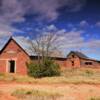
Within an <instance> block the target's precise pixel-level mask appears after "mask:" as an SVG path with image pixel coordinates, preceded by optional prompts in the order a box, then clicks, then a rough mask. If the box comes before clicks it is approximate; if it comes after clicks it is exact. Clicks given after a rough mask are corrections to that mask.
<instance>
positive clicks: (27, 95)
mask: <svg viewBox="0 0 100 100" xmlns="http://www.w3.org/2000/svg"><path fill="white" fill-rule="evenodd" d="M12 96H15V97H17V98H18V99H21V100H57V99H58V98H60V97H61V96H62V95H61V94H59V93H57V92H52V91H40V90H35V89H34V90H29V89H28V90H27V89H17V90H15V91H14V92H13V93H12ZM59 100H60V99H59Z"/></svg>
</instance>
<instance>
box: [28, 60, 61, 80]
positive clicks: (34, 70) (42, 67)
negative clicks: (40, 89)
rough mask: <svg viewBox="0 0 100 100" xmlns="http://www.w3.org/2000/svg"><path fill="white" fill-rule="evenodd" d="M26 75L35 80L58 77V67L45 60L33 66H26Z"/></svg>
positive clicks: (30, 64)
mask: <svg viewBox="0 0 100 100" xmlns="http://www.w3.org/2000/svg"><path fill="white" fill-rule="evenodd" d="M27 67H28V74H29V75H30V76H33V77H35V78H40V77H47V76H48V77H52V76H59V75H60V67H59V65H58V64H56V63H54V61H53V60H51V59H46V60H45V61H44V63H41V64H34V63H33V62H31V63H29V64H27Z"/></svg>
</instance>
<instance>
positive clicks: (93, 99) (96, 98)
mask: <svg viewBox="0 0 100 100" xmlns="http://www.w3.org/2000/svg"><path fill="white" fill-rule="evenodd" d="M89 100H100V97H91V98H90V99H89Z"/></svg>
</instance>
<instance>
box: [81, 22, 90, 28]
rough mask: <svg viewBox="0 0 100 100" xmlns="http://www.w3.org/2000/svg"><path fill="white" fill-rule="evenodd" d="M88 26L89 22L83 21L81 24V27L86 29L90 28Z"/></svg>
mask: <svg viewBox="0 0 100 100" xmlns="http://www.w3.org/2000/svg"><path fill="white" fill-rule="evenodd" d="M88 26H89V23H88V22H87V21H85V20H83V21H81V22H80V27H82V28H85V27H88Z"/></svg>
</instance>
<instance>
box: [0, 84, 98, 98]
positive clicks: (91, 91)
mask: <svg viewBox="0 0 100 100" xmlns="http://www.w3.org/2000/svg"><path fill="white" fill-rule="evenodd" d="M20 88H25V89H39V90H50V91H51V90H52V91H58V92H59V93H62V94H63V95H64V97H63V98H62V100H90V99H89V98H91V97H100V85H89V84H76V85H75V84H51V85H50V84H49V85H48V84H24V83H23V84H22V83H5V82H0V100H18V99H17V98H15V97H13V96H11V95H10V94H11V93H12V92H13V91H14V90H16V89H20Z"/></svg>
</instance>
